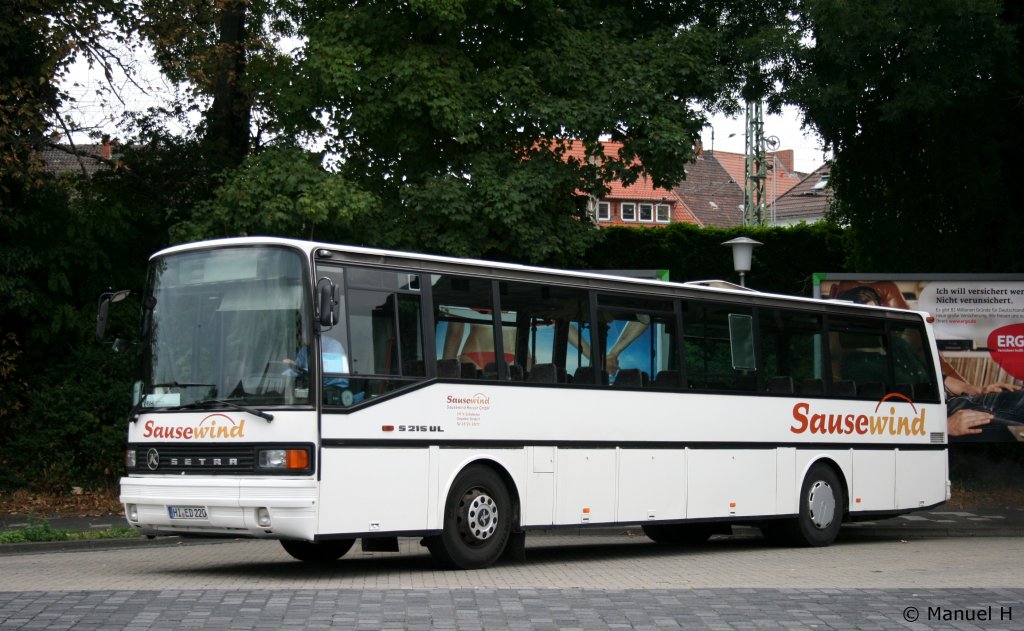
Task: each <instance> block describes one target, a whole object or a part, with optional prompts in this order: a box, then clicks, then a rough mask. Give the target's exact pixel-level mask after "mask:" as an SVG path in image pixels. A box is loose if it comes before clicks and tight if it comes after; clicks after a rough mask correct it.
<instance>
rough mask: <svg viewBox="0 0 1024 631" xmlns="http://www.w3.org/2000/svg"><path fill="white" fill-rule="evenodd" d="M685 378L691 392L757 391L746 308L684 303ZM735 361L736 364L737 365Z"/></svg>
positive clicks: (749, 315)
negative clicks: (692, 390)
mask: <svg viewBox="0 0 1024 631" xmlns="http://www.w3.org/2000/svg"><path fill="white" fill-rule="evenodd" d="M683 309H684V311H683V336H684V337H683V340H684V342H685V345H686V375H687V380H688V382H689V387H690V388H691V389H695V390H725V391H744V392H753V391H754V390H756V389H757V370H756V368H757V362H756V357H754V350H753V339H752V337H753V336H752V333H751V332H752V329H751V328H750V325H751V320H749V318H751V316H752V313H751V310H750V309H749V308H746V307H739V306H736V305H715V304H701V303H695V302H686V303H684V307H683ZM737 360H739V361H737Z"/></svg>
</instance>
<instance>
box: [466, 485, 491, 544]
mask: <svg viewBox="0 0 1024 631" xmlns="http://www.w3.org/2000/svg"><path fill="white" fill-rule="evenodd" d="M466 529H467V530H468V531H469V534H471V535H472V536H473V538H475V539H477V540H478V541H486V540H487V539H489V538H490V537H491V535H493V534H494V532H495V531H496V530H497V529H498V505H497V504H495V502H494V500H493V499H492V498H491V496H490V495H485V494H483V493H481V494H480V495H475V496H473V498H472V500H470V502H469V506H467V507H466Z"/></svg>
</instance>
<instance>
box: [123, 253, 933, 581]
mask: <svg viewBox="0 0 1024 631" xmlns="http://www.w3.org/2000/svg"><path fill="white" fill-rule="evenodd" d="M104 306H105V305H104ZM141 336H142V339H141V349H142V350H141V374H140V379H139V381H137V382H136V383H135V386H134V393H133V394H134V401H135V405H134V407H133V409H132V411H131V413H130V419H129V420H130V422H129V427H128V450H127V457H126V461H127V476H126V477H124V478H123V479H122V480H121V502H122V503H123V504H124V508H125V513H126V516H127V519H128V522H129V523H130V524H131V525H132V526H134V527H135V528H137V529H138V530H139V531H140V532H142V533H145V534H149V535H171V534H175V535H196V536H225V537H239V536H243V537H258V538H269V539H279V540H281V543H282V545H283V546H284V548H285V550H287V551H288V553H290V554H291V555H292V556H294V557H295V558H297V559H300V560H303V561H329V560H334V559H337V558H339V557H341V556H342V555H343V554H345V552H347V551H348V550H349V548H350V547H351V546H352V544H353V542H354V540H355V539H362V540H363V545H364V547H366V548H367V549H375V550H387V549H397V537H420V538H422V539H423V542H424V543H425V544H426V546H427V547H428V548H429V550H430V552H431V553H432V555H433V556H434V557H435V558H436V559H437V560H438V561H439V562H441V563H442V564H443V565H445V566H448V567H454V568H465V569H470V568H480V567H485V566H488V565H490V564H491V563H493V562H494V561H495V560H497V559H498V558H499V556H501V555H502V553H503V552H505V551H507V550H510V551H512V552H515V551H521V550H522V546H523V542H524V539H525V533H526V532H528V531H529V530H531V529H551V528H559V527H572V528H580V527H587V526H608V525H612V524H630V525H632V524H640V525H642V527H643V530H644V532H645V533H646V534H647V535H648V536H649V537H650V538H651V539H653V540H655V541H658V542H664V543H683V542H689V543H693V542H698V541H701V540H705V539H707V538H708V537H709V536H711V535H712V534H714V533H716V532H728V528H729V526H730V525H731V524H750V525H756V526H759V527H760V528H761V529H762V530H763V532H764V533H765V535H766V536H767V537H768V538H771V539H776V540H783V541H787V542H790V543H794V544H797V545H812V546H820V545H828V544H830V543H831V542H832V541H833V540H834V539H835V538H836V536H837V533H838V531H839V527H840V524H841V522H843V521H845V520H856V519H858V518H865V517H868V516H871V517H877V516H880V515H882V516H885V515H895V514H898V513H904V512H908V511H912V510H916V509H922V508H929V507H933V506H935V505H937V504H940V503H942V502H943V501H945V500H946V499H948V496H949V485H948V482H947V477H948V475H947V459H946V449H947V445H946V442H947V441H946V415H945V407H944V405H943V393H942V391H941V389H940V388H939V386H938V384H939V383H941V380H940V377H939V372H938V368H937V367H938V356H937V353H936V350H935V342H934V339H933V336H932V331H931V327H930V325H929V323H928V319H927V316H926V315H924V314H921V313H916V312H910V311H901V310H893V309H885V308H881V307H870V306H860V305H854V304H849V303H839V302H825V301H815V300H811V299H802V298H794V297H786V296H779V295H771V294H765V293H760V292H756V291H749V290H741V289H738V288H737V289H728V288H719V287H707V286H699V285H693V284H674V283H665V282H657V281H650V280H641V279H631V278H622V277H614V276H605V275H600V274H592V273H583V272H570V271H563V270H553V269H542V268H534V267H525V266H521V265H513V264H505V263H491V262H484V261H475V260H462V259H455V258H447V257H440V256H427V255H419V254H410V253H403V252H392V251H383V250H372V249H365V248H356V247H348V246H342V245H331V244H326V243H311V242H304V241H295V240H288V239H277V238H238V239H225V240H217V241H209V242H204V243H193V244H188V245H181V246H176V247H172V248H169V249H166V250H164V251H161V252H159V253H157V254H155V255H154V256H153V257H152V261H151V265H150V269H149V276H148V281H147V288H146V293H145V296H144V299H143V314H142V324H141Z"/></svg>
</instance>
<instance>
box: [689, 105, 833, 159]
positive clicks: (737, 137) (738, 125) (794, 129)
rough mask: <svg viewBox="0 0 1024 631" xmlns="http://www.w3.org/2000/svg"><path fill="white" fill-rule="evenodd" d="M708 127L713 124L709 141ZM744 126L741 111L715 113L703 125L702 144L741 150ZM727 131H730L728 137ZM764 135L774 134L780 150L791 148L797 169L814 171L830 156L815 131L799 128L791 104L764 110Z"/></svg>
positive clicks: (736, 150) (796, 112)
mask: <svg viewBox="0 0 1024 631" xmlns="http://www.w3.org/2000/svg"><path fill="white" fill-rule="evenodd" d="M712 127H713V128H714V142H713V143H712ZM746 127H747V123H746V119H745V118H744V116H743V115H742V114H741V115H740V116H739V117H737V118H728V117H726V116H723V115H718V116H715V117H713V118H712V119H711V126H709V127H705V128H704V131H703V133H702V134H701V140H702V141H703V143H704V148H705V149H711V147H712V144H713V145H714V148H715V149H718V150H719V151H731V152H734V153H743V152H744V150H745V147H744V144H745V139H744V134H745V133H746ZM730 135H732V137H731V138H730ZM764 135H765V137H766V138H767V137H768V136H775V137H777V138H778V139H779V149H780V150H781V149H792V150H793V156H794V159H793V161H794V166H795V167H796V170H797V171H799V172H801V173H810V172H811V171H814V170H815V169H817V168H818V167H820V166H821V165H822V164H824V163H825V161H826V160H828V158H829V157H830V156H829V155H828V154H826V153H825V152H824V151H822V148H821V141H820V140H819V139H818V137H817V135H816V134H814V133H813V132H804V131H803V130H801V129H800V111H799V110H798V109H797V108H795V107H792V106H787V107H785V108H783V110H782V113H781V114H765V115H764Z"/></svg>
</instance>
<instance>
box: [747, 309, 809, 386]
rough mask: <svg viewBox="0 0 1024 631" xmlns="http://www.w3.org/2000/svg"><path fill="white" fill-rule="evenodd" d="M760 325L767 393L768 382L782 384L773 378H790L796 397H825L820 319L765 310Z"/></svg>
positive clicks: (795, 312) (761, 310)
mask: <svg viewBox="0 0 1024 631" xmlns="http://www.w3.org/2000/svg"><path fill="white" fill-rule="evenodd" d="M758 326H759V327H760V334H761V355H762V358H763V364H764V365H763V370H764V377H765V387H766V390H767V389H768V384H769V383H780V382H772V379H774V378H776V377H789V378H790V379H791V380H792V383H793V388H794V391H795V393H796V394H805V395H818V396H821V395H824V394H825V389H824V388H825V386H824V381H823V375H824V372H825V359H824V358H825V351H824V346H823V344H822V339H823V335H824V331H823V329H822V321H821V316H819V315H817V314H813V313H801V312H799V311H786V310H783V309H769V308H764V307H762V308H761V309H759V310H758ZM768 391H769V392H771V391H772V390H768Z"/></svg>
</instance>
